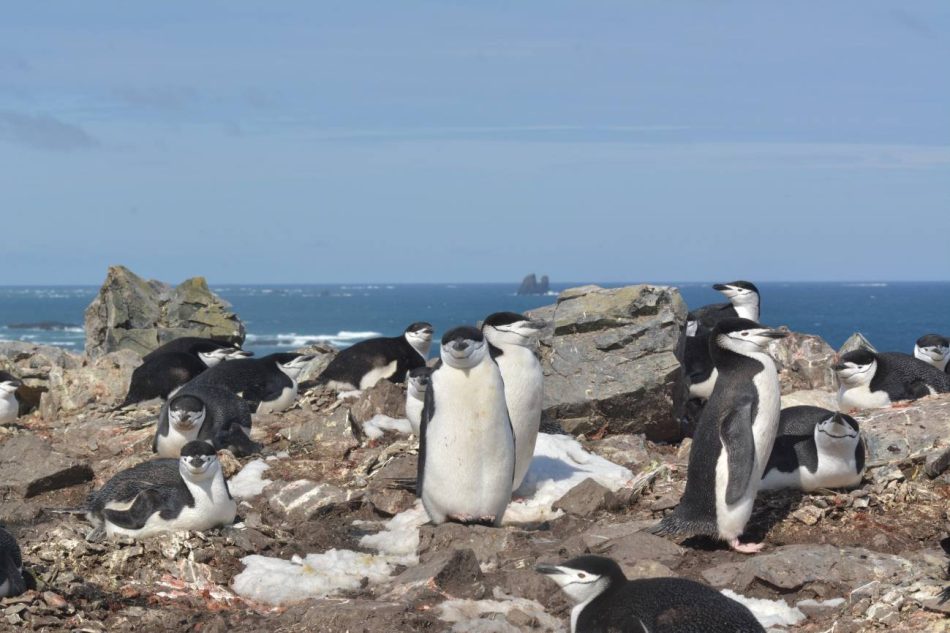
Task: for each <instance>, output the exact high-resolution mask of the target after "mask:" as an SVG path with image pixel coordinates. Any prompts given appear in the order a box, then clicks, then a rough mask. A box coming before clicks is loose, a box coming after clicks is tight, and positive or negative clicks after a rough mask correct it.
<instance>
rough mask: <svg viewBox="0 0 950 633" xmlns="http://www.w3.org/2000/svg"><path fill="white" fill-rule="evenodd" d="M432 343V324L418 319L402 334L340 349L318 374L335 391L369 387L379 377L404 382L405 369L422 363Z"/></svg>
mask: <svg viewBox="0 0 950 633" xmlns="http://www.w3.org/2000/svg"><path fill="white" fill-rule="evenodd" d="M431 346H432V325H431V324H429V323H425V322H423V321H419V322H417V323H413V324H411V325H410V326H409V327H407V328H406V330H405V331H404V332H403V333H402V335H401V336H393V337H380V338H371V339H368V340H366V341H360V342H359V343H356V344H355V345H352V346H350V347H347V348H346V349H344V350H341V351H340V353H339V354H337V355H336V356H335V357H334V358H333V360H331V361H330V364H329V365H327V367H326V369H324V370H323V371H322V372H321V373H320V375H319V376H318V377H317V384H319V385H326V386H327V387H329V388H331V389H334V390H336V391H352V390H355V389H359V390H363V389H369V388H370V387H372V386H373V385H375V384H376V383H377V382H379V381H380V380H383V379H386V380H390V381H392V382H395V383H400V382H402V381H403V380H404V379H405V377H406V372H407V371H409V370H411V369H416V368H417V367H423V366H424V365H425V364H426V360H427V359H428V357H429V348H430V347H431Z"/></svg>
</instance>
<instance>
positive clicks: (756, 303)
mask: <svg viewBox="0 0 950 633" xmlns="http://www.w3.org/2000/svg"><path fill="white" fill-rule="evenodd" d="M713 289H714V290H718V291H719V292H721V293H722V294H724V295H725V296H726V298H727V299H729V303H711V304H709V305H705V306H702V307H700V308H696V309H695V310H691V311H690V312H689V314H688V315H687V316H686V335H687V336H696V335H697V334H701V333H702V332H708V331H709V330H711V329H713V327H715V325H716V324H717V323H719V322H720V321H722V320H723V319H731V318H735V317H739V318H740V319H749V320H750V321H758V320H759V310H760V305H761V297H760V296H759V289H758V288H756V287H755V284H753V283H752V282H749V281H741V280H740V281H731V282H729V283H727V284H715V285H713Z"/></svg>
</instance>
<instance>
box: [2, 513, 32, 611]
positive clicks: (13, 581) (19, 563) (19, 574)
mask: <svg viewBox="0 0 950 633" xmlns="http://www.w3.org/2000/svg"><path fill="white" fill-rule="evenodd" d="M24 591H26V579H25V578H24V577H23V558H22V556H21V554H20V546H19V545H17V542H16V539H15V538H13V535H12V534H10V533H9V532H7V531H6V530H5V529H3V528H2V527H0V598H9V597H11V596H18V595H20V594H21V593H23V592H24Z"/></svg>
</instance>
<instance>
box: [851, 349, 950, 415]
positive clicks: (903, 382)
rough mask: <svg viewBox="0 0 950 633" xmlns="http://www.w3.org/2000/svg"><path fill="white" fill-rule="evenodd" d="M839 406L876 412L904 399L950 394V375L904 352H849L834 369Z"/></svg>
mask: <svg viewBox="0 0 950 633" xmlns="http://www.w3.org/2000/svg"><path fill="white" fill-rule="evenodd" d="M834 370H835V374H836V375H837V377H838V385H839V388H838V406H839V407H840V408H841V409H843V410H850V409H876V408H880V407H887V406H890V405H891V404H892V403H894V402H898V401H901V400H916V399H918V398H923V397H924V396H929V395H932V394H935V393H947V392H950V374H947V373H945V372H942V371H940V370H939V369H937V368H936V367H934V366H933V365H930V364H928V363H925V362H924V361H922V360H920V359H917V358H914V357H913V356H911V355H910V354H902V353H901V352H884V353H874V352H871V351H868V350H865V349H859V350H855V351H853V352H848V353H847V354H845V355H844V356H842V357H841V359H840V360H839V361H838V363H837V364H835V366H834Z"/></svg>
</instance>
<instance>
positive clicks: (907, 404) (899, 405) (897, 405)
mask: <svg viewBox="0 0 950 633" xmlns="http://www.w3.org/2000/svg"><path fill="white" fill-rule="evenodd" d="M910 405H911V403H910V402H895V403H893V404H892V405H891V408H892V409H907V408H909V407H910Z"/></svg>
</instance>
